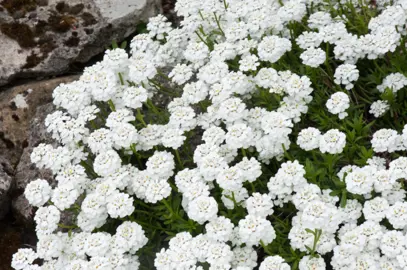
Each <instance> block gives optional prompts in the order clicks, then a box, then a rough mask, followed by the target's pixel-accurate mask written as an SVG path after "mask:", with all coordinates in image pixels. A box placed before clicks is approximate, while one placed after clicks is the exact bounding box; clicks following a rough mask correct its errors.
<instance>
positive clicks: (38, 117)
mask: <svg viewBox="0 0 407 270" xmlns="http://www.w3.org/2000/svg"><path fill="white" fill-rule="evenodd" d="M53 111H55V107H54V106H53V104H52V103H49V104H46V105H43V106H40V107H38V109H37V113H36V114H35V117H34V118H33V119H32V120H31V125H30V130H29V137H28V147H26V148H24V150H23V154H22V155H21V158H20V162H19V163H18V165H17V168H16V173H15V177H14V178H15V183H16V189H17V190H20V191H24V189H25V187H26V186H27V184H28V183H30V182H31V181H34V180H36V179H38V178H41V179H46V180H48V181H49V182H50V183H51V184H52V183H53V176H52V172H51V171H50V170H46V169H38V168H37V167H36V166H35V165H34V164H33V163H32V162H31V158H30V155H31V153H32V151H33V149H34V147H36V146H38V145H39V144H40V143H47V144H53V142H54V141H53V139H52V138H51V134H49V133H48V132H47V131H46V127H45V124H44V120H45V117H46V116H47V115H48V114H50V113H52V112H53ZM55 146H56V145H55Z"/></svg>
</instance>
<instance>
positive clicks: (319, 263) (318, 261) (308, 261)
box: [298, 256, 326, 270]
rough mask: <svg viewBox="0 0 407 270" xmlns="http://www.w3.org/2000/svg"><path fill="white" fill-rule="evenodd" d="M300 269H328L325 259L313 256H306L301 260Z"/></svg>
mask: <svg viewBox="0 0 407 270" xmlns="http://www.w3.org/2000/svg"><path fill="white" fill-rule="evenodd" d="M298 268H299V269H300V270H308V269H314V270H324V269H326V265H325V261H324V259H323V258H321V257H319V258H315V257H314V258H313V257H311V256H304V257H302V259H301V260H300V264H299V265H298Z"/></svg>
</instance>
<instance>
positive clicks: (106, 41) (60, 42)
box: [0, 0, 161, 85]
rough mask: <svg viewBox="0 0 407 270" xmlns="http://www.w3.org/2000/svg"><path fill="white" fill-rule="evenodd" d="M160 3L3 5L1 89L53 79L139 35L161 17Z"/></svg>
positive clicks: (76, 0) (46, 0)
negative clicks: (145, 25) (152, 19)
mask: <svg viewBox="0 0 407 270" xmlns="http://www.w3.org/2000/svg"><path fill="white" fill-rule="evenodd" d="M160 2H161V1H160V0H69V1H63V0H3V1H1V2H0V85H4V84H6V83H8V82H10V81H11V80H13V79H16V78H23V77H24V78H27V77H38V76H50V75H55V74H61V73H63V72H65V71H67V70H68V68H69V65H70V64H72V63H74V62H86V61H88V60H89V59H90V58H91V57H92V56H94V55H96V54H98V53H100V52H102V51H103V50H105V48H106V47H107V46H109V45H111V42H112V40H117V41H121V40H123V39H124V38H126V37H127V36H129V35H130V34H132V33H134V32H135V30H136V27H137V24H138V23H139V22H140V21H146V20H147V19H148V18H149V17H151V16H153V15H155V14H157V13H159V12H161V3H160Z"/></svg>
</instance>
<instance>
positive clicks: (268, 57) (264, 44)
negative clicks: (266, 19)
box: [257, 36, 291, 63]
mask: <svg viewBox="0 0 407 270" xmlns="http://www.w3.org/2000/svg"><path fill="white" fill-rule="evenodd" d="M257 49H258V55H259V58H260V60H262V61H269V62H271V63H275V62H277V61H278V60H279V59H280V58H281V57H282V56H283V55H284V53H286V52H287V51H291V42H290V40H288V39H286V38H280V37H278V36H267V37H264V38H263V40H262V41H261V42H260V43H259V46H258V47H257Z"/></svg>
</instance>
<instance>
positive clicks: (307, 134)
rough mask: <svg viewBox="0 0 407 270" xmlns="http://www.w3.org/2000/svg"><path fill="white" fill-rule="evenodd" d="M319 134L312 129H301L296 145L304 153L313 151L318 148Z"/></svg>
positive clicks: (316, 130)
mask: <svg viewBox="0 0 407 270" xmlns="http://www.w3.org/2000/svg"><path fill="white" fill-rule="evenodd" d="M320 137H321V132H320V131H319V130H318V129H316V128H313V127H309V128H306V129H302V130H301V131H300V132H299V133H298V138H297V144H298V146H299V147H301V148H302V149H304V150H305V151H310V150H314V149H316V148H318V147H319V140H320Z"/></svg>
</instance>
